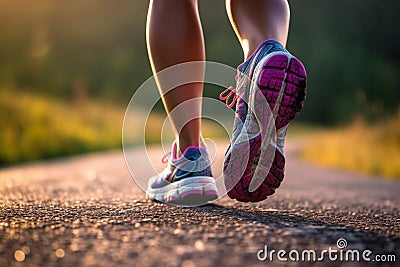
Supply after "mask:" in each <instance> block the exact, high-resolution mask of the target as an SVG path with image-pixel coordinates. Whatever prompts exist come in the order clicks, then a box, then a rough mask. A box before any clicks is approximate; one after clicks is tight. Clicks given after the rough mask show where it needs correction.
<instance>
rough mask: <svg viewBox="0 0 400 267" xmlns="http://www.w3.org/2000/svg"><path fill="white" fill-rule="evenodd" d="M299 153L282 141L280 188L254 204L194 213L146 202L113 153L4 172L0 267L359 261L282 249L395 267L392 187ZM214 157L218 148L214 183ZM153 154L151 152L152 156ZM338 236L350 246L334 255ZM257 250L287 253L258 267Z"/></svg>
mask: <svg viewBox="0 0 400 267" xmlns="http://www.w3.org/2000/svg"><path fill="white" fill-rule="evenodd" d="M297 147H298V144H297V142H290V143H289V144H288V151H287V168H286V178H285V180H284V182H283V184H282V186H281V188H280V189H279V190H277V192H276V194H275V195H274V196H272V197H270V198H268V199H267V200H266V201H263V202H260V203H254V204H247V203H239V202H236V201H233V200H230V199H229V198H227V197H224V198H222V199H219V200H218V201H216V202H215V203H214V204H211V205H207V206H204V207H196V208H182V207H171V206H168V205H165V204H161V203H153V202H151V201H149V200H146V198H145V194H144V193H143V192H142V191H141V190H140V189H139V188H138V187H137V185H136V184H135V183H134V181H133V179H132V178H131V177H130V174H129V172H128V170H127V167H126V165H125V162H124V158H123V154H122V152H121V151H114V152H108V153H99V154H93V155H87V156H79V157H73V158H68V159H61V160H54V161H48V162H43V163H35V164H28V165H22V166H16V167H11V168H5V169H1V170H0V195H1V197H0V266H185V267H190V266H267V265H268V266H272V265H278V266H283V265H285V264H287V262H284V261H282V260H284V259H285V257H286V259H287V260H288V261H290V263H291V264H292V265H293V266H297V265H300V266H303V265H304V266H308V265H314V266H326V265H328V266H336V265H346V266H365V264H366V262H365V261H360V262H355V261H352V258H351V257H348V258H347V259H348V261H346V258H343V260H342V261H340V258H338V259H336V261H333V260H331V259H330V258H329V257H328V255H327V254H324V258H323V261H308V259H307V254H305V258H304V259H305V260H306V261H293V260H295V259H296V254H295V252H293V253H292V254H291V256H292V258H288V255H289V253H290V251H291V250H296V251H298V252H299V253H300V256H299V257H300V259H301V253H303V252H304V250H315V251H316V255H317V259H318V255H320V254H317V253H321V251H322V250H324V249H326V250H329V248H331V249H336V250H338V252H337V253H339V252H340V251H341V250H343V251H347V250H349V249H352V250H357V251H360V253H361V252H363V251H365V250H371V251H372V254H371V255H368V256H369V257H367V258H369V259H371V260H374V261H373V262H369V263H368V266H378V265H380V264H382V262H380V263H378V262H377V261H376V260H377V259H378V258H375V256H376V255H378V256H381V257H380V259H382V257H383V259H386V260H393V258H392V256H390V255H394V256H395V257H396V261H395V262H393V261H392V262H385V263H384V266H399V265H400V227H399V226H400V213H399V210H400V208H399V206H400V205H399V204H400V194H399V192H400V183H399V182H395V181H387V180H382V179H379V178H377V177H365V176H361V175H357V174H354V173H347V172H342V171H335V170H330V169H326V168H321V167H317V166H313V165H311V164H308V163H305V162H302V161H301V160H299V159H298V158H297V157H296V151H297ZM223 150H224V148H223V146H218V154H217V158H216V161H215V162H214V166H213V167H214V173H216V174H220V173H221V164H222V155H223V152H224V151H223ZM132 153H138V155H137V158H138V159H141V160H146V157H145V155H143V154H142V153H139V152H138V151H136V152H135V151H133V152H132ZM160 153H161V151H160V149H159V148H153V149H150V150H149V154H150V155H152V156H153V157H154V158H161V156H162V155H161V154H160ZM162 167H163V166H162V165H161V163H160V164H156V168H162ZM148 173H149V170H146V169H143V170H139V175H143V176H144V177H146V175H147V174H148ZM338 239H345V241H346V242H347V247H346V248H343V249H339V248H338V246H337V245H338V244H337V240H338ZM341 241H342V242H343V240H341ZM342 244H343V243H342ZM342 244H341V245H340V246H342ZM266 246H267V252H268V253H269V252H270V251H271V250H276V251H278V250H284V251H286V254H285V255H283V257H281V259H282V260H280V259H278V258H277V255H276V254H275V255H274V254H273V255H272V258H271V257H267V258H266V259H265V261H262V260H260V259H263V257H264V256H265V253H264V252H265V247H266ZM260 250H261V251H260ZM257 254H259V257H257ZM267 255H268V254H267ZM334 255H335V254H332V257H333V259H334ZM281 256H282V255H281ZM338 256H339V254H338ZM360 256H362V255H360ZM259 258H260V259H259ZM291 259H293V260H291ZM311 259H312V258H311ZM271 260H272V262H271Z"/></svg>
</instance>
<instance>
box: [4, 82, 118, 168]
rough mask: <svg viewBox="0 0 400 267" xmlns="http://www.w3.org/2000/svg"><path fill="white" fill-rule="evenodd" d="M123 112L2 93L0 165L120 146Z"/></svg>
mask: <svg viewBox="0 0 400 267" xmlns="http://www.w3.org/2000/svg"><path fill="white" fill-rule="evenodd" d="M124 111H125V110H124V109H122V108H118V107H113V106H110V105H106V104H104V103H87V104H85V105H77V104H73V103H67V102H63V101H60V100H55V99H49V98H45V97H41V96H36V95H32V94H28V93H21V92H17V93H16V92H14V91H9V90H4V89H1V90H0V125H1V131H0V147H1V150H0V165H6V164H11V163H17V162H24V161H31V160H39V159H48V158H53V157H58V156H66V155H72V154H77V153H83V152H89V151H94V150H101V149H109V148H116V147H120V146H121V128H122V121H123V115H124Z"/></svg>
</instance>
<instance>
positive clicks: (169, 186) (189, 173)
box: [147, 143, 218, 206]
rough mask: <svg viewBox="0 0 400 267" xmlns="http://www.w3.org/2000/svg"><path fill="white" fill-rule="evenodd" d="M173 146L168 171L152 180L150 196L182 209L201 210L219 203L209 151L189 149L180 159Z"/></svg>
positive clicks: (192, 147) (166, 169)
mask: <svg viewBox="0 0 400 267" xmlns="http://www.w3.org/2000/svg"><path fill="white" fill-rule="evenodd" d="M176 155H177V145H176V143H174V144H173V147H172V152H171V159H168V167H166V168H165V169H164V171H163V172H161V173H160V174H158V175H156V176H153V177H151V178H150V180H149V182H148V187H147V195H148V196H149V197H150V198H152V199H154V200H157V201H161V202H165V203H168V204H172V205H180V206H200V205H204V204H207V203H208V202H210V201H213V200H215V199H217V197H218V194H217V187H216V185H215V181H214V178H213V177H212V173H211V167H210V160H209V158H208V154H207V150H206V149H205V148H203V147H194V146H190V147H187V148H186V149H185V151H184V152H183V153H182V156H181V157H177V156H176Z"/></svg>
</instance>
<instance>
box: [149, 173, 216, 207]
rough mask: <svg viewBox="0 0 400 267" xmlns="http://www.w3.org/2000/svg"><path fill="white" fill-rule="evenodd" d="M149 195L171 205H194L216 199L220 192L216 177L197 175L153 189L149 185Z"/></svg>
mask: <svg viewBox="0 0 400 267" xmlns="http://www.w3.org/2000/svg"><path fill="white" fill-rule="evenodd" d="M147 196H148V197H149V198H151V199H153V200H156V201H160V202H164V203H167V204H171V205H176V206H185V207H194V206H201V205H205V204H207V203H209V202H211V201H214V200H216V199H217V198H218V192H217V187H216V185H215V180H214V178H212V177H207V176H196V177H189V178H185V179H183V180H180V181H177V182H173V183H170V184H169V185H167V186H164V187H162V188H157V189H152V188H151V187H150V186H149V187H148V189H147Z"/></svg>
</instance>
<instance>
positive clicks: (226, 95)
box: [219, 86, 238, 108]
mask: <svg viewBox="0 0 400 267" xmlns="http://www.w3.org/2000/svg"><path fill="white" fill-rule="evenodd" d="M232 96H233V99H232V101H231V102H230V103H229V100H230V99H231V98H232ZM237 98H238V96H237V94H236V88H233V87H232V86H229V87H228V88H226V89H225V90H224V91H222V92H221V93H220V94H219V99H221V100H222V101H225V104H226V106H227V107H228V108H231V107H233V105H235V102H236V100H237Z"/></svg>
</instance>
